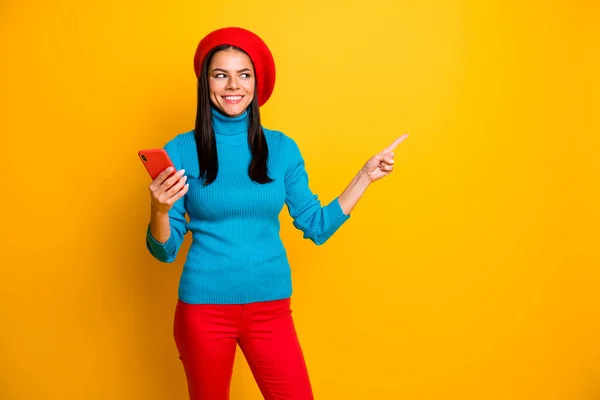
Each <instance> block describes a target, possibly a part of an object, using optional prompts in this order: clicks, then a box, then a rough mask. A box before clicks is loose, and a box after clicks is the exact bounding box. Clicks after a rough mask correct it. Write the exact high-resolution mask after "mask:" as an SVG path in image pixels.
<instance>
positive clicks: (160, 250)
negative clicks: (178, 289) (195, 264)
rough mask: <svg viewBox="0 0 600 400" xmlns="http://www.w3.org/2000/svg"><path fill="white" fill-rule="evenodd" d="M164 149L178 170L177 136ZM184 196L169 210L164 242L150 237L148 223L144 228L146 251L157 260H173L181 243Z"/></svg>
mask: <svg viewBox="0 0 600 400" xmlns="http://www.w3.org/2000/svg"><path fill="white" fill-rule="evenodd" d="M164 149H165V151H166V152H167V154H168V155H169V158H171V161H172V162H173V165H174V166H175V170H176V171H178V170H180V169H181V168H182V167H181V165H182V163H181V156H180V154H181V153H180V151H179V145H178V141H177V138H175V139H174V140H171V141H170V142H168V143H167V144H166V145H165V147H164ZM186 196H187V195H186ZM186 196H184V197H182V198H181V199H179V200H177V201H176V202H175V204H173V207H171V209H170V210H169V222H170V226H171V235H170V236H169V239H168V240H167V242H166V243H161V242H159V241H157V240H156V239H154V237H152V234H151V233H150V224H148V228H147V230H146V247H147V248H148V251H150V254H152V255H153V256H154V258H156V259H157V260H159V261H162V262H167V263H170V262H173V261H175V258H176V257H177V253H178V251H179V248H180V247H181V244H182V243H183V237H184V235H185V234H186V232H187V221H186V219H185V197H186Z"/></svg>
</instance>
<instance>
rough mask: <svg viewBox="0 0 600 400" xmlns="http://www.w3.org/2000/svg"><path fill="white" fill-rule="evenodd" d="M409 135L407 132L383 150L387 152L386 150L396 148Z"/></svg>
mask: <svg viewBox="0 0 600 400" xmlns="http://www.w3.org/2000/svg"><path fill="white" fill-rule="evenodd" d="M407 137H408V133H405V134H404V135H402V136H400V137H399V138H398V139H396V140H394V142H393V143H392V144H390V145H389V146H388V147H386V148H385V150H384V151H383V152H384V153H385V152H388V151H392V150H394V149H395V148H396V146H398V145H399V144H400V143H401V142H402V141H403V140H404V139H406V138H407Z"/></svg>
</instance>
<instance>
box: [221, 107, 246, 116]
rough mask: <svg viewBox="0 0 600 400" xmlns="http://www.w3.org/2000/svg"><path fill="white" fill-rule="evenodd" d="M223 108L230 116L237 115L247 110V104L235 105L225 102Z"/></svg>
mask: <svg viewBox="0 0 600 400" xmlns="http://www.w3.org/2000/svg"><path fill="white" fill-rule="evenodd" d="M221 110H222V111H223V112H224V113H225V114H227V115H229V116H230V117H236V116H238V115H240V114H243V113H244V111H246V106H241V105H235V106H231V105H229V104H224V105H223V106H221Z"/></svg>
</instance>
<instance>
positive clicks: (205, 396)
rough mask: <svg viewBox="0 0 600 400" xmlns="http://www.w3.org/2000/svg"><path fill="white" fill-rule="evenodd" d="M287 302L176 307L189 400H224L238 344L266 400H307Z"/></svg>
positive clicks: (307, 389) (305, 377) (302, 365)
mask: <svg viewBox="0 0 600 400" xmlns="http://www.w3.org/2000/svg"><path fill="white" fill-rule="evenodd" d="M291 314H292V311H291V309H290V299H285V300H276V301H267V302H260V303H251V304H244V305H238V304H235V305H230V304H218V305H208V304H207V305H205V304H187V303H184V302H182V301H179V302H178V303H177V308H176V311H175V326H174V336H175V343H176V344H177V349H178V350H179V356H180V358H181V361H182V362H183V367H184V369H185V374H186V378H187V383H188V389H189V394H190V400H227V399H229V386H230V382H231V375H232V372H233V360H234V357H235V351H236V345H237V344H239V346H240V348H241V350H242V352H243V353H244V356H245V357H246V360H247V361H248V365H249V366H250V369H251V371H252V374H253V375H254V378H255V379H256V382H257V384H258V387H259V388H260V391H261V392H262V395H263V397H264V398H265V399H266V400H312V399H313V394H312V389H311V385H310V380H309V377H308V372H307V370H306V365H305V362H304V356H303V355H302V350H301V348H300V343H299V342H298V337H297V336H296V330H295V328H294V322H293V320H292V315H291Z"/></svg>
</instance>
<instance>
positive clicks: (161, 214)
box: [150, 206, 169, 218]
mask: <svg viewBox="0 0 600 400" xmlns="http://www.w3.org/2000/svg"><path fill="white" fill-rule="evenodd" d="M150 215H151V216H152V218H165V217H167V218H168V216H169V210H161V209H158V208H156V207H153V206H151V207H150Z"/></svg>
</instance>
